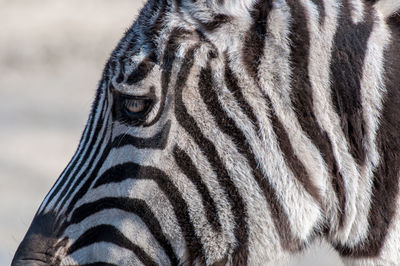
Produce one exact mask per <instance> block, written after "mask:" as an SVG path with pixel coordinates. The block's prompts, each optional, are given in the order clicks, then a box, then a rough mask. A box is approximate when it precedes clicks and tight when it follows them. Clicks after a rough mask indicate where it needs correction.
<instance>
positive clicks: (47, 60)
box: [0, 0, 342, 266]
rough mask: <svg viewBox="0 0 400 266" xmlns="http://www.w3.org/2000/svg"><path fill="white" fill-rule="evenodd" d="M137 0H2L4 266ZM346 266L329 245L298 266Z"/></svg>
mask: <svg viewBox="0 0 400 266" xmlns="http://www.w3.org/2000/svg"><path fill="white" fill-rule="evenodd" d="M141 5H142V1H137V0H118V1H107V0H64V1H62V0H35V1H31V0H0V25H2V26H1V30H0V147H1V150H0V265H9V264H10V262H11V258H12V256H13V253H14V252H15V249H16V247H17V245H18V243H19V241H21V239H22V237H23V235H24V234H25V232H26V230H27V228H28V226H29V224H30V222H31V219H32V217H33V215H34V213H35V212H36V209H37V208H38V206H39V204H40V203H41V201H42V200H43V198H44V196H45V195H46V193H47V192H48V191H49V189H50V187H51V185H52V184H53V183H54V182H55V180H56V178H57V176H58V175H59V174H60V173H61V171H62V170H63V168H64V167H65V165H66V164H67V162H68V160H69V159H70V158H71V157H72V155H73V153H74V151H75V149H76V147H77V145H78V141H79V138H80V134H81V132H82V130H83V128H84V125H85V122H86V119H87V116H88V112H89V108H90V105H91V101H92V99H93V96H94V91H95V89H96V86H97V82H98V79H99V78H100V75H101V71H102V68H103V65H104V62H105V61H106V59H107V57H108V55H109V53H110V52H111V50H112V48H113V47H114V46H115V45H116V43H117V41H118V40H119V38H120V37H121V35H122V33H123V32H124V30H125V29H126V28H127V27H129V26H130V24H131V22H132V20H133V18H134V17H135V15H136V14H137V8H138V7H139V6H141ZM295 265H297V266H313V265H315V266H317V265H318V266H321V265H325V266H339V265H342V264H341V263H340V261H339V259H338V258H337V256H336V255H335V254H334V253H333V251H331V250H330V249H329V248H326V246H325V245H323V247H322V248H321V247H319V245H317V246H316V247H314V248H313V249H311V250H309V251H307V252H306V253H305V254H303V255H299V258H298V259H296V260H295V261H293V263H292V266H295Z"/></svg>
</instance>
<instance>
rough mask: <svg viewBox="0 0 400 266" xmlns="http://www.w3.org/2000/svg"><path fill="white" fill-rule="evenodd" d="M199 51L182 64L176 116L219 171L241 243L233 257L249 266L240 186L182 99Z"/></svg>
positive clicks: (236, 236)
mask: <svg viewBox="0 0 400 266" xmlns="http://www.w3.org/2000/svg"><path fill="white" fill-rule="evenodd" d="M196 48H197V47H196V46H195V47H194V48H192V49H190V50H189V51H188V52H187V54H186V55H185V58H184V60H183V63H182V68H181V70H180V71H179V74H178V77H179V79H178V80H177V82H176V87H175V97H176V98H175V115H176V119H177V121H178V122H179V124H180V125H181V126H182V127H183V128H184V129H185V130H186V132H187V133H188V134H189V135H190V136H191V137H192V138H193V140H194V141H195V143H196V144H197V145H198V146H199V148H200V150H201V151H202V152H203V154H204V155H205V156H206V157H207V159H208V161H209V162H210V164H211V167H212V169H213V170H214V171H215V172H216V176H217V178H218V182H219V184H220V185H221V187H222V188H223V189H224V190H225V193H226V194H227V196H228V200H229V203H230V205H231V208H232V213H233V215H234V219H235V223H234V235H235V238H236V241H237V245H236V247H235V250H234V252H233V255H232V256H233V258H242V260H241V261H239V262H240V263H242V264H240V265H245V264H246V262H247V257H248V237H249V232H248V224H247V219H248V218H247V217H248V215H247V209H246V205H245V203H244V201H243V199H242V197H241V196H240V193H239V191H238V189H237V187H236V186H235V184H234V183H233V181H232V180H231V178H230V176H229V174H228V172H227V170H226V168H225V166H224V164H223V162H222V160H221V158H220V156H219V155H218V152H217V150H216V148H215V146H214V144H213V143H212V141H210V140H209V139H208V138H206V137H205V136H204V135H203V134H202V133H201V130H200V128H199V126H198V125H197V123H196V121H195V120H194V118H193V117H192V116H191V115H189V113H188V112H187V109H186V107H185V105H184V103H183V99H182V90H183V88H184V86H185V84H186V81H187V78H188V76H189V73H190V70H191V68H192V66H193V60H194V52H195V49H196ZM237 265H239V264H237Z"/></svg>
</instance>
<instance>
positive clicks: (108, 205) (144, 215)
mask: <svg viewBox="0 0 400 266" xmlns="http://www.w3.org/2000/svg"><path fill="white" fill-rule="evenodd" d="M105 209H120V210H123V211H126V212H129V213H134V214H136V215H137V216H139V217H140V219H141V220H142V221H143V223H145V224H146V226H147V228H148V230H149V231H150V233H151V234H152V235H153V237H154V238H155V239H156V240H157V241H158V243H159V244H160V245H161V247H162V248H163V249H164V251H165V253H166V254H167V256H168V257H169V259H170V261H171V264H172V265H177V264H178V258H177V256H176V254H175V252H174V250H173V248H172V246H171V244H170V242H169V240H168V239H167V237H166V236H165V235H164V232H163V230H162V228H161V225H160V223H159V221H158V220H157V218H156V216H155V215H154V214H153V212H152V211H151V209H150V208H149V206H148V205H147V203H146V202H145V201H144V200H141V199H130V198H109V197H107V198H102V199H100V200H97V201H94V202H91V203H87V204H83V205H82V206H80V207H79V208H77V209H76V210H75V211H74V212H73V214H72V217H71V220H70V221H69V222H70V224H77V223H80V222H81V221H82V220H84V219H86V218H87V217H89V216H91V215H93V214H95V213H97V212H100V211H102V210H105Z"/></svg>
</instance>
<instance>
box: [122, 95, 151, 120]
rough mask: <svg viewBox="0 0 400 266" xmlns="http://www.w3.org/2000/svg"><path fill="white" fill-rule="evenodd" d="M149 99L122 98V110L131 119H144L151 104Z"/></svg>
mask: <svg viewBox="0 0 400 266" xmlns="http://www.w3.org/2000/svg"><path fill="white" fill-rule="evenodd" d="M151 102H152V101H151V100H150V99H141V98H133V99H124V103H123V112H124V114H125V115H126V116H127V117H128V118H131V119H144V118H145V116H146V114H147V113H148V111H149V109H150V105H151Z"/></svg>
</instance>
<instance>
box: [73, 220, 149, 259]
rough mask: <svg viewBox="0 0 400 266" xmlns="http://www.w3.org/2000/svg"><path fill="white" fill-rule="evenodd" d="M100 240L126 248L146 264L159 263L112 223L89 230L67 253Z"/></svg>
mask: <svg viewBox="0 0 400 266" xmlns="http://www.w3.org/2000/svg"><path fill="white" fill-rule="evenodd" d="M98 242H107V243H112V244H115V245H117V246H120V247H122V248H126V249H129V250H131V251H132V252H134V253H135V255H136V256H137V258H138V259H139V260H140V261H141V262H142V263H143V264H144V265H154V266H157V263H156V262H155V261H153V259H152V258H151V257H150V256H149V255H148V254H147V253H146V252H145V251H144V250H143V249H142V248H141V247H139V246H138V245H136V244H134V243H132V242H131V241H130V240H129V239H128V238H126V237H125V236H124V235H123V234H122V233H121V232H120V231H119V230H118V229H117V228H115V227H114V226H112V225H105V224H103V225H98V226H96V227H92V228H90V229H89V230H87V231H86V232H85V233H84V234H83V235H81V236H80V237H79V238H78V239H77V240H76V241H75V242H74V243H73V244H72V245H71V247H70V248H69V249H68V251H67V254H68V255H71V254H72V253H74V252H75V251H77V250H79V249H82V248H84V247H87V246H90V245H92V244H94V243H98Z"/></svg>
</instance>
